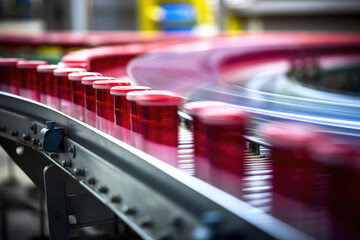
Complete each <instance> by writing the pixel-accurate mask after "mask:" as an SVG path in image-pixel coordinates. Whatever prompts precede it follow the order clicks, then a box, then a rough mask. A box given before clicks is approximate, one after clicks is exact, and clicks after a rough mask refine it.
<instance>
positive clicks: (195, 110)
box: [183, 101, 229, 116]
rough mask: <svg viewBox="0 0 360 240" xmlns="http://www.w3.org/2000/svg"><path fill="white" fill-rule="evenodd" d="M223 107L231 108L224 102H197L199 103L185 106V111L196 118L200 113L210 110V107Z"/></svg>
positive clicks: (190, 103)
mask: <svg viewBox="0 0 360 240" xmlns="http://www.w3.org/2000/svg"><path fill="white" fill-rule="evenodd" d="M219 106H220V107H221V106H229V104H227V103H224V102H216V101H197V102H189V103H186V104H184V106H183V110H184V112H186V113H187V114H189V115H191V116H194V115H198V114H199V112H200V111H202V110H204V109H207V108H210V107H219Z"/></svg>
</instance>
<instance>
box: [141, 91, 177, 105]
mask: <svg viewBox="0 0 360 240" xmlns="http://www.w3.org/2000/svg"><path fill="white" fill-rule="evenodd" d="M183 100H184V98H183V97H181V96H180V95H178V94H176V93H173V92H168V91H145V92H144V93H143V94H140V95H138V96H136V97H135V101H136V103H137V104H139V105H145V106H177V105H180V104H181V103H182V102H183Z"/></svg>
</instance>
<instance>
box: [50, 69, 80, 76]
mask: <svg viewBox="0 0 360 240" xmlns="http://www.w3.org/2000/svg"><path fill="white" fill-rule="evenodd" d="M73 72H86V70H85V69H84V68H58V69H55V70H54V76H57V77H67V76H68V75H69V74H70V73H73Z"/></svg>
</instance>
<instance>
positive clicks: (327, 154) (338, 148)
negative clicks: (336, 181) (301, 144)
mask: <svg viewBox="0 0 360 240" xmlns="http://www.w3.org/2000/svg"><path fill="white" fill-rule="evenodd" d="M324 135H325V134H324ZM309 151H310V152H311V153H312V154H313V157H314V159H315V160H317V161H318V162H319V163H322V164H324V165H327V166H329V167H332V166H333V167H338V166H353V167H355V168H356V169H359V167H360V165H359V162H358V161H359V159H360V158H359V157H360V151H359V146H358V145H355V144H353V143H350V144H349V143H348V142H344V141H342V140H337V141H335V140H334V139H331V138H330V137H329V136H324V138H323V139H321V141H316V143H315V144H309Z"/></svg>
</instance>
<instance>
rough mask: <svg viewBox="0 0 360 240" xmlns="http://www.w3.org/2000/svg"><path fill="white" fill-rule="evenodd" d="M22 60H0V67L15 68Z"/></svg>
mask: <svg viewBox="0 0 360 240" xmlns="http://www.w3.org/2000/svg"><path fill="white" fill-rule="evenodd" d="M23 60H24V59H21V58H0V66H16V64H17V62H19V61H23Z"/></svg>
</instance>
